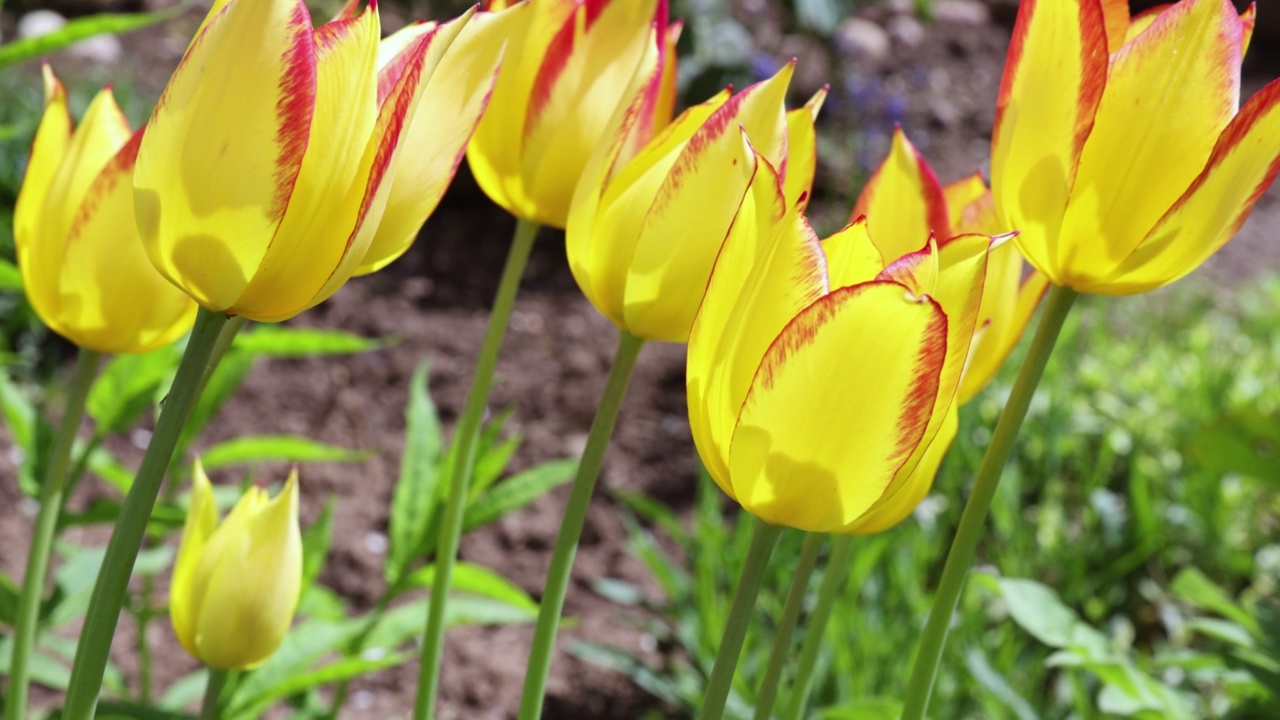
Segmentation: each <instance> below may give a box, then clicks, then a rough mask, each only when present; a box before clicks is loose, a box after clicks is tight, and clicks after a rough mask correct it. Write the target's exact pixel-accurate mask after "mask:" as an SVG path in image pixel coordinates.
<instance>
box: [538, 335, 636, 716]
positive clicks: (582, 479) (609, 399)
mask: <svg viewBox="0 0 1280 720" xmlns="http://www.w3.org/2000/svg"><path fill="white" fill-rule="evenodd" d="M642 347H644V340H641V339H640V338H638V337H635V336H634V335H631V334H629V333H627V332H626V331H623V332H622V333H621V334H620V335H619V337H618V350H617V352H616V353H615V354H614V356H613V367H612V368H611V369H610V370H609V379H608V381H607V382H606V383H605V386H604V395H603V396H602V397H601V398H600V406H599V407H598V408H596V417H595V419H594V420H592V421H591V431H590V433H589V434H588V435H587V446H586V448H585V449H584V450H583V451H582V459H581V460H580V461H578V474H577V475H576V476H575V477H574V479H573V488H572V489H571V490H570V492H569V505H568V507H566V508H565V511H564V520H563V521H561V524H560V534H559V535H558V536H557V537H556V546H555V549H554V550H553V551H552V553H551V566H550V567H549V568H548V569H547V581H546V586H545V587H544V588H543V591H542V602H541V606H540V607H539V608H538V624H537V626H536V627H535V628H534V631H533V646H532V647H530V648H529V662H528V664H526V665H525V676H524V690H523V692H522V693H521V695H520V712H519V714H518V715H517V717H518V718H519V720H538V718H540V717H542V700H543V697H544V696H545V695H546V693H547V675H548V674H549V673H550V672H551V655H552V653H553V652H554V651H555V644H556V632H557V631H558V630H559V629H560V613H561V612H562V611H563V610H564V596H565V592H566V591H567V590H568V588H569V576H570V574H571V571H572V570H573V558H574V556H575V555H576V554H577V552H578V539H579V538H581V537H582V526H583V525H584V524H585V523H586V521H587V507H588V506H589V505H590V504H591V494H592V493H593V492H594V491H595V487H596V478H598V477H599V476H600V466H601V465H602V464H603V463H604V453H605V450H607V449H608V447H609V438H610V437H611V436H612V435H613V425H614V423H615V422H616V421H617V419H618V409H619V408H620V407H621V406H622V398H623V397H624V396H625V395H626V394H627V384H628V383H629V382H630V381H631V371H632V370H633V369H635V366H636V358H637V357H639V355H640V348H642Z"/></svg>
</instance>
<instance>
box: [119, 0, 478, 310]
mask: <svg viewBox="0 0 1280 720" xmlns="http://www.w3.org/2000/svg"><path fill="white" fill-rule="evenodd" d="M469 18H470V13H468V14H467V15H464V16H462V17H461V18H459V19H458V20H456V21H453V22H449V23H445V24H443V25H440V26H436V27H430V28H427V29H425V30H423V29H411V30H409V31H406V33H405V34H404V35H403V36H397V37H395V38H392V39H389V40H388V43H389V45H388V46H384V47H383V48H382V51H383V54H384V62H383V63H381V68H380V67H379V62H378V58H379V51H380V47H379V35H380V31H379V20H378V11H377V7H376V5H371V6H370V7H369V8H368V9H366V10H365V11H364V12H362V13H359V14H356V13H354V12H346V13H344V15H343V16H341V17H339V18H338V19H337V20H334V21H333V22H330V23H328V24H326V25H323V26H321V27H319V28H314V29H313V28H312V24H311V17H310V14H309V13H308V12H307V9H306V6H305V5H304V4H303V3H302V2H301V1H300V0H252V1H248V0H231V1H230V2H226V3H223V4H215V6H214V8H213V9H212V10H211V11H210V13H209V16H208V17H207V18H206V20H205V24H204V25H203V26H202V27H201V29H200V30H199V31H198V33H197V35H196V37H195V39H194V40H192V42H191V45H190V47H188V48H187V52H186V54H185V55H184V56H183V59H182V62H181V63H180V64H179V66H178V69H177V70H176V71H175V72H174V74H173V77H172V78H171V79H170V80H169V84H168V86H167V87H166V88H165V90H164V93H163V95H162V96H161V98H160V101H159V102H158V103H157V105H156V109H155V111H154V113H153V114H152V117H151V122H150V124H149V125H148V128H147V132H146V134H145V135H144V137H143V140H142V147H141V149H140V150H139V153H138V164H137V169H136V171H135V175H134V188H135V206H136V210H137V217H138V227H139V230H140V231H141V234H142V239H143V242H144V244H145V246H146V249H147V254H148V255H149V257H150V258H151V261H152V263H153V264H154V265H155V266H156V268H157V269H158V270H160V272H161V273H162V274H163V275H164V276H165V277H167V278H169V280H170V281H171V282H173V283H174V284H175V285H178V286H179V287H181V288H182V289H183V290H186V291H187V293H188V294H189V295H191V297H193V298H194V299H195V300H196V302H198V303H200V304H201V305H203V306H205V307H206V308H208V309H209V310H212V311H215V312H225V313H227V314H231V315H240V316H243V317H246V318H249V319H253V320H261V321H266V322H274V321H279V320H284V319H286V318H289V317H292V316H293V315H296V314H297V313H299V312H301V311H303V310H305V309H307V308H309V307H312V306H314V305H316V304H318V303H320V302H321V301H323V300H324V299H326V298H327V297H329V296H330V295H331V294H333V293H334V292H335V291H336V290H337V289H338V288H339V287H341V285H342V284H343V283H344V282H346V281H347V279H348V278H350V277H351V275H352V274H353V273H354V272H355V271H356V270H357V269H359V268H363V269H366V270H368V269H372V268H373V267H376V266H379V265H381V264H384V263H385V262H387V261H389V259H390V258H391V257H394V255H395V254H397V253H398V247H397V245H396V243H399V242H400V241H401V240H402V239H403V235H404V233H403V218H400V217H393V218H391V220H395V221H397V223H396V226H395V232H391V230H388V237H389V238H392V240H387V241H386V242H383V243H379V244H378V245H376V246H375V245H373V239H374V236H375V234H376V233H377V231H378V228H379V225H380V223H382V221H383V219H384V212H385V211H386V209H387V207H388V204H389V198H390V196H391V195H392V186H393V185H396V184H400V183H401V182H402V181H403V183H404V187H403V190H402V192H403V193H412V192H413V191H414V190H415V189H421V188H423V187H427V186H432V184H433V181H434V182H436V183H438V182H441V178H442V177H447V175H448V174H450V173H452V169H453V168H452V159H450V160H449V161H447V162H446V161H435V160H432V161H430V162H429V163H428V164H427V165H425V166H424V167H423V168H419V170H421V171H423V172H429V173H432V176H431V177H430V178H427V181H426V182H423V179H422V178H418V177H414V176H415V175H416V173H415V172H414V171H413V170H411V169H406V170H404V171H401V170H400V168H399V163H398V161H399V158H400V156H401V155H402V154H403V152H402V151H404V152H414V151H416V149H414V148H410V149H408V150H406V146H407V145H408V143H409V142H411V141H422V140H424V139H430V138H439V137H445V136H449V137H451V141H454V142H457V141H461V142H465V140H460V139H458V138H454V137H452V136H451V135H450V132H449V131H447V130H446V129H444V126H441V127H437V128H433V129H431V131H430V132H428V131H427V130H426V129H424V127H425V126H421V123H420V122H418V116H419V115H439V116H450V117H443V118H438V119H432V120H431V121H430V123H429V124H434V123H435V122H436V121H437V120H438V121H439V122H441V123H445V122H451V121H460V122H461V123H462V125H463V126H464V127H465V125H466V122H467V121H468V120H469V119H470V120H473V118H472V117H471V116H472V115H474V114H475V112H476V109H475V107H474V105H473V104H469V105H467V106H466V107H465V108H459V107H449V108H447V109H446V111H445V112H442V111H441V110H439V109H437V108H425V109H424V108H423V107H422V105H423V98H424V97H425V96H426V95H427V94H428V90H429V88H430V85H431V80H432V78H433V77H434V72H435V70H436V68H437V66H438V65H439V64H440V63H441V60H442V57H443V56H444V54H445V51H446V50H447V49H448V48H449V46H450V44H451V43H452V42H453V40H454V39H455V38H456V37H457V36H458V34H459V32H460V31H461V30H462V28H463V26H465V25H466V23H467V20H468V19H469ZM489 63H490V60H489V58H487V57H486V58H483V59H482V62H481V65H480V66H479V68H478V69H477V71H476V75H477V76H478V77H480V78H481V79H483V77H484V74H485V71H486V70H487V69H488V68H490V67H491V65H490V64H489ZM482 84H483V83H482ZM444 95H445V96H449V95H450V94H449V93H445V94H444ZM458 114H461V115H463V116H465V117H463V118H461V120H459V118H457V117H452V116H455V115H458ZM437 150H438V151H440V152H443V153H444V154H445V155H446V156H448V155H449V152H450V151H449V149H448V148H444V149H440V148H435V149H433V150H432V152H435V151H437ZM453 152H455V153H456V150H454V151H453ZM405 162H406V163H411V162H413V161H412V159H408V160H406V161H405ZM384 181H385V182H384ZM435 191H436V190H434V189H433V190H432V192H435ZM401 197H402V198H403V195H402V196H401ZM405 206H412V207H409V208H408V209H406V207H405ZM393 212H404V213H410V214H413V215H414V217H415V218H416V217H417V216H418V215H420V214H421V213H422V207H421V206H418V205H414V203H412V202H407V203H406V202H405V201H403V200H401V202H400V203H398V204H397V205H395V206H393ZM371 248H372V249H373V252H374V255H373V256H372V257H370V258H368V259H366V255H368V254H369V252H370V250H371Z"/></svg>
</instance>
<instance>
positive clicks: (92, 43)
mask: <svg viewBox="0 0 1280 720" xmlns="http://www.w3.org/2000/svg"><path fill="white" fill-rule="evenodd" d="M66 24H67V19H66V18H64V17H62V16H61V15H59V14H58V13H56V12H54V11H52V10H32V11H31V12H29V13H27V14H26V15H23V16H22V18H21V19H20V20H18V37H20V38H37V37H41V36H44V35H48V34H50V33H54V32H57V31H59V30H61V29H62V27H63V26H64V25H66ZM66 52H67V54H69V55H71V56H72V57H75V58H78V59H80V60H84V61H85V62H91V63H95V64H98V65H114V64H115V63H116V62H118V61H119V60H120V56H121V55H123V54H124V48H123V47H122V46H121V45H120V40H119V39H117V38H116V37H115V36H113V35H96V36H94V37H91V38H87V39H84V40H81V41H80V42H78V43H76V44H74V45H72V46H71V47H69V48H67V51H66Z"/></svg>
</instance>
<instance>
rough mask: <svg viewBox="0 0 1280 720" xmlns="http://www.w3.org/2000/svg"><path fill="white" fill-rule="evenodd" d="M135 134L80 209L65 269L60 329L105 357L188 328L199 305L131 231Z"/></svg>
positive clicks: (138, 137) (161, 341)
mask: <svg viewBox="0 0 1280 720" xmlns="http://www.w3.org/2000/svg"><path fill="white" fill-rule="evenodd" d="M141 142H142V133H141V131H139V132H138V133H137V134H135V135H134V137H133V139H132V140H130V141H129V142H128V143H127V144H126V145H125V146H124V147H123V148H122V149H121V150H120V152H119V153H118V154H116V156H115V157H113V158H112V159H111V161H110V162H109V163H108V164H107V166H106V167H105V168H103V170H102V172H101V173H100V174H99V175H98V177H97V179H96V180H94V182H93V184H92V185H91V186H90V187H89V190H88V192H87V193H86V196H85V200H84V202H83V203H82V204H81V205H80V207H79V209H78V210H76V215H75V219H74V220H73V221H72V224H71V228H70V230H69V231H68V234H67V236H66V238H67V239H66V250H65V252H64V254H63V258H62V266H61V268H60V272H61V281H60V282H59V283H58V288H59V290H60V291H61V295H60V303H59V304H60V307H61V310H60V311H59V313H58V318H59V319H58V323H57V325H58V326H57V327H55V329H56V330H57V331H58V332H59V333H61V334H62V335H64V336H66V337H68V338H70V339H71V340H73V341H74V342H75V343H76V344H77V345H79V346H81V347H86V348H89V349H91V350H95V351H97V352H100V353H122V352H146V351H148V350H154V349H156V348H158V347H161V346H163V345H168V344H169V343H171V342H173V341H174V340H177V339H178V338H179V337H181V336H182V335H184V334H185V333H186V332H187V331H188V330H190V329H191V323H192V322H193V321H194V319H195V311H196V305H195V303H193V302H192V301H191V299H190V298H189V297H187V294H186V293H184V292H182V290H180V289H178V288H177V287H174V286H173V285H172V284H171V283H169V281H167V280H165V279H164V278H163V277H161V276H160V274H159V273H157V272H156V271H155V268H153V267H152V266H151V262H150V261H149V260H147V254H146V251H145V250H144V249H143V248H142V243H141V242H140V241H139V240H138V236H137V234H136V233H135V232H134V231H133V228H135V227H137V223H136V222H135V220H134V215H133V184H132V177H133V167H134V163H135V160H136V158H137V154H138V147H139V146H140V145H141Z"/></svg>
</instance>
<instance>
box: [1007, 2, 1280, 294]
mask: <svg viewBox="0 0 1280 720" xmlns="http://www.w3.org/2000/svg"><path fill="white" fill-rule="evenodd" d="M1271 9H1274V8H1271ZM1253 26H1254V8H1253V7H1250V8H1249V9H1248V10H1246V11H1245V12H1244V13H1243V14H1240V13H1237V12H1236V9H1235V7H1234V6H1233V5H1232V3H1231V1H1230V0H1182V2H1178V3H1174V4H1171V5H1165V6H1160V7H1158V8H1155V9H1152V10H1150V11H1148V12H1146V13H1144V14H1141V15H1138V16H1136V17H1133V18H1130V16H1129V7H1128V3H1127V2H1126V0H1023V2H1022V5H1021V7H1020V8H1019V11H1018V20H1017V23H1016V25H1015V27H1014V31H1013V40H1012V42H1011V44H1010V46H1009V57H1008V60H1007V61H1006V65H1005V71H1004V79H1003V81H1002V83H1001V87H1000V98H999V102H998V105H997V110H996V122H995V132H994V134H993V137H992V160H991V184H992V193H993V194H994V196H995V204H996V210H997V212H998V213H999V216H1000V217H1001V218H1002V220H1003V223H1004V224H1006V225H1009V226H1011V227H1014V228H1017V229H1018V230H1019V231H1020V233H1021V234H1020V235H1019V236H1018V239H1017V243H1018V248H1019V249H1020V250H1022V252H1023V254H1024V255H1025V256H1026V258H1027V260H1028V261H1029V262H1030V263H1031V264H1032V265H1034V266H1035V267H1037V268H1039V269H1040V270H1041V271H1043V272H1044V273H1045V274H1046V275H1048V276H1049V279H1050V280H1051V281H1052V282H1053V283H1054V284H1056V285H1061V286H1066V287H1069V288H1072V289H1074V290H1076V291H1079V292H1085V293H1099V294H1104V295H1128V294H1133V293H1140V292H1146V291H1149V290H1153V289H1155V288H1158V287H1160V286H1162V285H1166V284H1168V283H1171V282H1173V281H1175V280H1177V279H1179V278H1181V277H1183V276H1184V275H1186V274H1187V273H1190V272H1191V271H1192V270H1194V269H1195V268H1197V267H1199V266H1200V264H1201V263H1203V262H1204V261H1205V260H1207V259H1208V258H1209V256H1211V255H1212V254H1213V253H1214V252H1216V251H1217V250H1218V248H1220V247H1222V245H1223V244H1224V243H1226V242H1227V241H1228V240H1229V239H1231V236H1232V235H1234V234H1235V232H1236V231H1237V230H1238V229H1239V228H1240V226H1241V225H1242V224H1243V223H1244V221H1245V220H1246V219H1247V217H1248V215H1249V212H1250V211H1251V210H1252V209H1253V206H1254V204H1255V203H1256V202H1257V200H1258V198H1259V197H1260V196H1261V195H1262V193H1263V192H1264V191H1265V190H1266V189H1267V188H1268V187H1269V186H1270V185H1271V182H1272V180H1274V179H1275V176H1276V173H1277V171H1280V82H1273V83H1271V84H1270V85H1268V86H1267V87H1266V88H1264V89H1263V90H1261V91H1260V92H1259V93H1258V94H1256V95H1254V96H1253V97H1252V98H1250V99H1249V101H1248V102H1247V103H1245V105H1244V107H1243V108H1239V103H1240V64H1241V60H1242V58H1243V56H1244V53H1245V50H1246V48H1247V47H1248V45H1249V39H1250V37H1251V36H1252V34H1253ZM1238 108H1239V110H1238V111H1237V109H1238Z"/></svg>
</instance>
